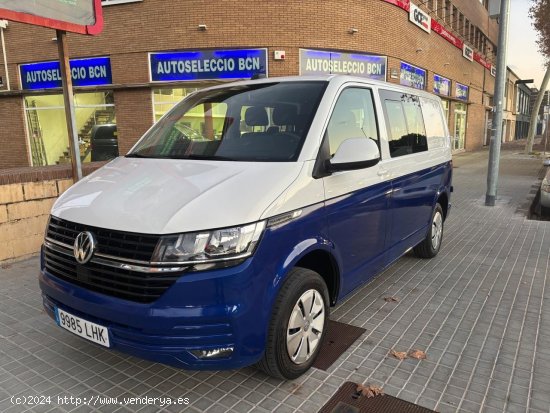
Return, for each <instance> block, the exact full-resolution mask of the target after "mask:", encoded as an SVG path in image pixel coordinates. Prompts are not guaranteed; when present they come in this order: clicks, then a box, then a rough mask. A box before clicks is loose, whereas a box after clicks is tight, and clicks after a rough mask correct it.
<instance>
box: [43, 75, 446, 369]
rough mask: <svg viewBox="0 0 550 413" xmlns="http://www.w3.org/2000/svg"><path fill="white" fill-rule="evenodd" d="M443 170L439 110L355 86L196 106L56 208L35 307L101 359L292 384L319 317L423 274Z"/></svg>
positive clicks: (410, 96) (160, 126)
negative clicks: (384, 275) (411, 260)
mask: <svg viewBox="0 0 550 413" xmlns="http://www.w3.org/2000/svg"><path fill="white" fill-rule="evenodd" d="M451 176H452V160H451V148H450V139H449V132H448V129H447V125H446V122H445V117H444V112H443V110H442V107H441V102H440V100H439V98H438V97H436V96H434V95H431V94H429V93H426V92H423V91H418V90H414V89H409V88H405V87H401V86H397V85H393V84H389V83H383V82H376V81H371V80H368V79H362V78H355V77H351V76H327V77H288V78H270V79H260V80H253V81H244V82H237V83H231V84H225V85H222V86H216V87H211V88H208V89H203V90H200V91H198V92H195V93H194V94H192V95H190V96H189V97H187V98H186V99H185V100H184V101H182V102H181V103H179V104H178V105H176V106H175V107H174V109H173V110H171V111H170V112H168V113H167V114H166V115H165V116H164V117H163V118H162V119H161V120H160V121H159V122H158V123H156V124H155V125H154V126H153V127H152V128H151V129H150V130H149V131H148V132H147V133H146V134H145V135H144V136H143V138H142V139H141V140H140V141H139V142H138V143H137V144H136V145H135V146H134V147H133V148H132V149H131V150H130V152H129V153H128V154H127V155H126V156H122V157H118V158H116V159H115V160H113V161H111V162H110V163H109V164H107V165H106V166H104V167H102V168H101V169H99V170H97V171H96V172H94V173H93V174H91V175H89V176H88V177H86V178H84V179H83V180H81V181H80V182H78V183H77V184H76V185H74V186H73V187H71V188H70V189H69V190H68V191H67V192H65V193H64V194H63V195H62V196H61V197H60V198H59V199H58V200H57V202H56V203H55V205H54V207H53V209H52V212H51V217H50V220H49V223H48V227H47V231H46V238H45V242H44V246H43V249H42V259H41V271H40V286H41V289H42V293H43V300H44V307H45V309H46V310H47V312H48V313H49V315H50V316H51V317H52V318H54V319H55V320H56V322H57V323H58V324H59V326H61V327H63V328H65V329H67V330H69V331H71V332H73V333H75V334H77V335H79V336H81V337H83V338H85V339H87V340H90V341H92V342H95V343H97V344H99V345H102V346H105V347H109V348H112V349H115V350H119V351H122V352H125V353H129V354H132V355H136V356H139V357H143V358H147V359H150V360H154V361H157V362H161V363H166V364H170V365H173V366H179V367H183V368H189V369H216V370H218V369H230V368H238V367H242V366H247V365H251V364H256V365H257V366H259V367H260V368H261V369H263V370H264V371H265V372H267V373H268V374H270V375H272V376H275V377H280V378H287V379H291V378H295V377H298V376H299V375H300V374H302V373H304V372H305V371H306V370H308V369H309V367H310V366H311V365H312V364H313V362H314V360H315V358H316V357H317V355H318V352H319V349H320V346H321V343H322V341H323V338H324V337H325V335H326V328H327V320H328V317H329V309H330V307H331V306H334V305H336V304H337V303H338V302H340V301H342V300H343V299H344V298H345V297H346V296H347V295H348V294H350V293H351V292H352V291H354V290H355V289H356V288H358V287H359V286H361V285H362V284H363V283H365V282H366V281H367V280H369V279H370V278H371V277H373V276H374V275H376V274H378V273H380V272H381V271H382V270H383V269H384V268H386V267H387V266H389V265H390V264H392V263H393V262H394V261H396V260H397V259H398V258H399V257H401V256H402V255H403V254H405V253H406V252H407V251H409V250H410V249H413V250H414V252H415V253H416V255H417V256H419V257H422V258H431V257H434V256H435V255H436V254H437V253H438V251H439V249H440V247H441V241H442V236H443V224H444V222H445V219H446V218H447V216H448V214H449V210H450V206H451V204H450V195H451Z"/></svg>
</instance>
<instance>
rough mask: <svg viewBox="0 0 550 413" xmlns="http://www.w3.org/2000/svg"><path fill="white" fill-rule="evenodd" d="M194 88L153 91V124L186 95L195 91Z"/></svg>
mask: <svg viewBox="0 0 550 413" xmlns="http://www.w3.org/2000/svg"><path fill="white" fill-rule="evenodd" d="M197 90H198V88H196V87H188V88H178V89H154V90H153V109H154V114H155V122H157V121H158V120H159V119H160V118H161V117H162V116H163V115H164V114H165V113H166V112H168V111H169V110H170V109H172V108H173V107H174V105H175V104H176V103H178V102H180V101H181V100H183V99H184V98H185V97H186V96H187V95H189V94H191V93H193V92H195V91H197Z"/></svg>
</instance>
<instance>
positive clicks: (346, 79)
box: [202, 74, 439, 98]
mask: <svg viewBox="0 0 550 413" xmlns="http://www.w3.org/2000/svg"><path fill="white" fill-rule="evenodd" d="M315 81H317V82H319V81H323V82H330V83H337V84H344V83H350V82H358V83H364V84H365V85H373V86H377V87H383V88H389V89H393V90H398V91H406V92H408V93H413V94H415V95H417V96H424V97H431V98H434V97H437V98H439V97H438V96H437V95H434V94H433V93H430V92H428V91H425V90H420V89H414V88H411V87H408V86H403V85H398V84H395V83H390V82H385V81H381V80H374V79H369V78H366V77H360V76H352V75H336V74H329V75H306V76H304V75H302V76H281V77H266V78H261V79H254V80H241V81H236V82H231V83H223V84H219V85H216V86H211V87H209V88H206V89H219V88H224V87H227V86H228V85H253V84H262V83H273V82H315ZM202 90H204V89H202Z"/></svg>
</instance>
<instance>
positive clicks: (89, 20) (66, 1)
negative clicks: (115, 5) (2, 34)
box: [0, 0, 103, 35]
mask: <svg viewBox="0 0 550 413" xmlns="http://www.w3.org/2000/svg"><path fill="white" fill-rule="evenodd" d="M0 18H1V19H7V20H12V21H17V22H21V23H28V24H33V25H36V26H43V27H49V28H52V29H56V30H63V31H67V32H73V33H80V34H89V35H96V34H99V33H101V31H102V30H103V14H102V9H101V0H40V1H38V0H28V1H21V0H0Z"/></svg>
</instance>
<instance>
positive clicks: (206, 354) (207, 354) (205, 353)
mask: <svg viewBox="0 0 550 413" xmlns="http://www.w3.org/2000/svg"><path fill="white" fill-rule="evenodd" d="M191 353H192V354H193V355H194V356H195V357H197V358H199V359H219V358H225V357H229V356H231V354H233V347H221V348H213V349H210V350H192V351H191Z"/></svg>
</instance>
